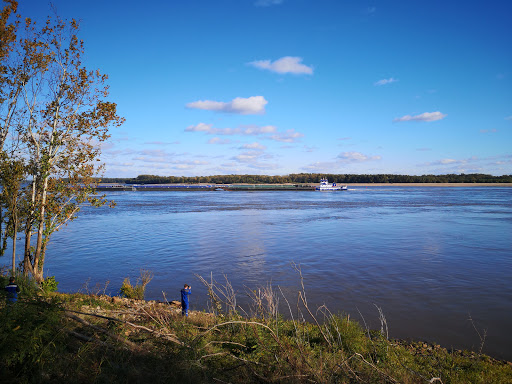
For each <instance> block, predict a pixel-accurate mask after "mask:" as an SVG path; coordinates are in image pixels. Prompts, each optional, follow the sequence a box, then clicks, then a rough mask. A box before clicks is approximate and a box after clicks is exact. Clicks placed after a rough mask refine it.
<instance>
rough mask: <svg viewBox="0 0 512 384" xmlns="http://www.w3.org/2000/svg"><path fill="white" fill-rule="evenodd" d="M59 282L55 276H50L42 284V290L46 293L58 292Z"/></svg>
mask: <svg viewBox="0 0 512 384" xmlns="http://www.w3.org/2000/svg"><path fill="white" fill-rule="evenodd" d="M58 285H59V282H58V281H56V280H55V276H48V277H47V278H46V279H44V280H43V282H42V283H41V289H42V290H43V292H45V293H50V292H56V291H57V286H58Z"/></svg>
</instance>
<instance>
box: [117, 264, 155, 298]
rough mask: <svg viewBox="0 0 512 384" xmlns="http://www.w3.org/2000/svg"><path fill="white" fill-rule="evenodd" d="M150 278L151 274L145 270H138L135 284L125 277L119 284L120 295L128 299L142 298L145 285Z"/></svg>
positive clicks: (151, 277)
mask: <svg viewBox="0 0 512 384" xmlns="http://www.w3.org/2000/svg"><path fill="white" fill-rule="evenodd" d="M152 279H153V274H152V273H151V272H149V271H146V270H141V271H140V277H139V278H138V279H137V284H136V285H135V286H133V285H132V284H131V283H130V279H129V278H128V277H127V278H125V279H124V281H123V284H122V285H121V292H120V293H121V296H124V297H126V298H128V299H135V300H144V294H145V292H146V286H147V285H148V284H149V282H150V281H151V280H152Z"/></svg>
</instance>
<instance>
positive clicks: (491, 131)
mask: <svg viewBox="0 0 512 384" xmlns="http://www.w3.org/2000/svg"><path fill="white" fill-rule="evenodd" d="M496 132H498V130H497V129H481V130H480V133H496Z"/></svg>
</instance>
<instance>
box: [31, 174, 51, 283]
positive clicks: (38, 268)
mask: <svg viewBox="0 0 512 384" xmlns="http://www.w3.org/2000/svg"><path fill="white" fill-rule="evenodd" d="M47 190H48V176H45V177H44V181H43V187H42V190H41V204H40V206H41V209H40V211H39V225H38V228H37V242H36V249H35V252H34V262H33V272H32V274H33V275H34V278H35V279H36V281H37V282H38V283H41V282H42V281H43V280H44V279H43V277H42V276H43V260H42V258H41V256H42V255H43V251H44V250H43V237H44V234H43V232H44V215H45V207H46V194H47ZM39 262H41V265H39Z"/></svg>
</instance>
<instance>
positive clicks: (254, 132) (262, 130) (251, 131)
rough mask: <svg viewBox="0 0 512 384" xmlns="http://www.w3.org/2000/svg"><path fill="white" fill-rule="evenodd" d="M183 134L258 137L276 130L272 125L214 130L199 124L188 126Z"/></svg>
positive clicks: (207, 125)
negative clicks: (199, 133)
mask: <svg viewBox="0 0 512 384" xmlns="http://www.w3.org/2000/svg"><path fill="white" fill-rule="evenodd" d="M185 132H204V133H206V134H209V135H244V136H258V135H266V134H271V133H274V132H277V128H276V127H275V126H273V125H265V126H261V127H260V126H255V125H251V126H241V127H238V128H214V127H213V124H205V123H199V124H196V125H190V126H188V127H187V128H185Z"/></svg>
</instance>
